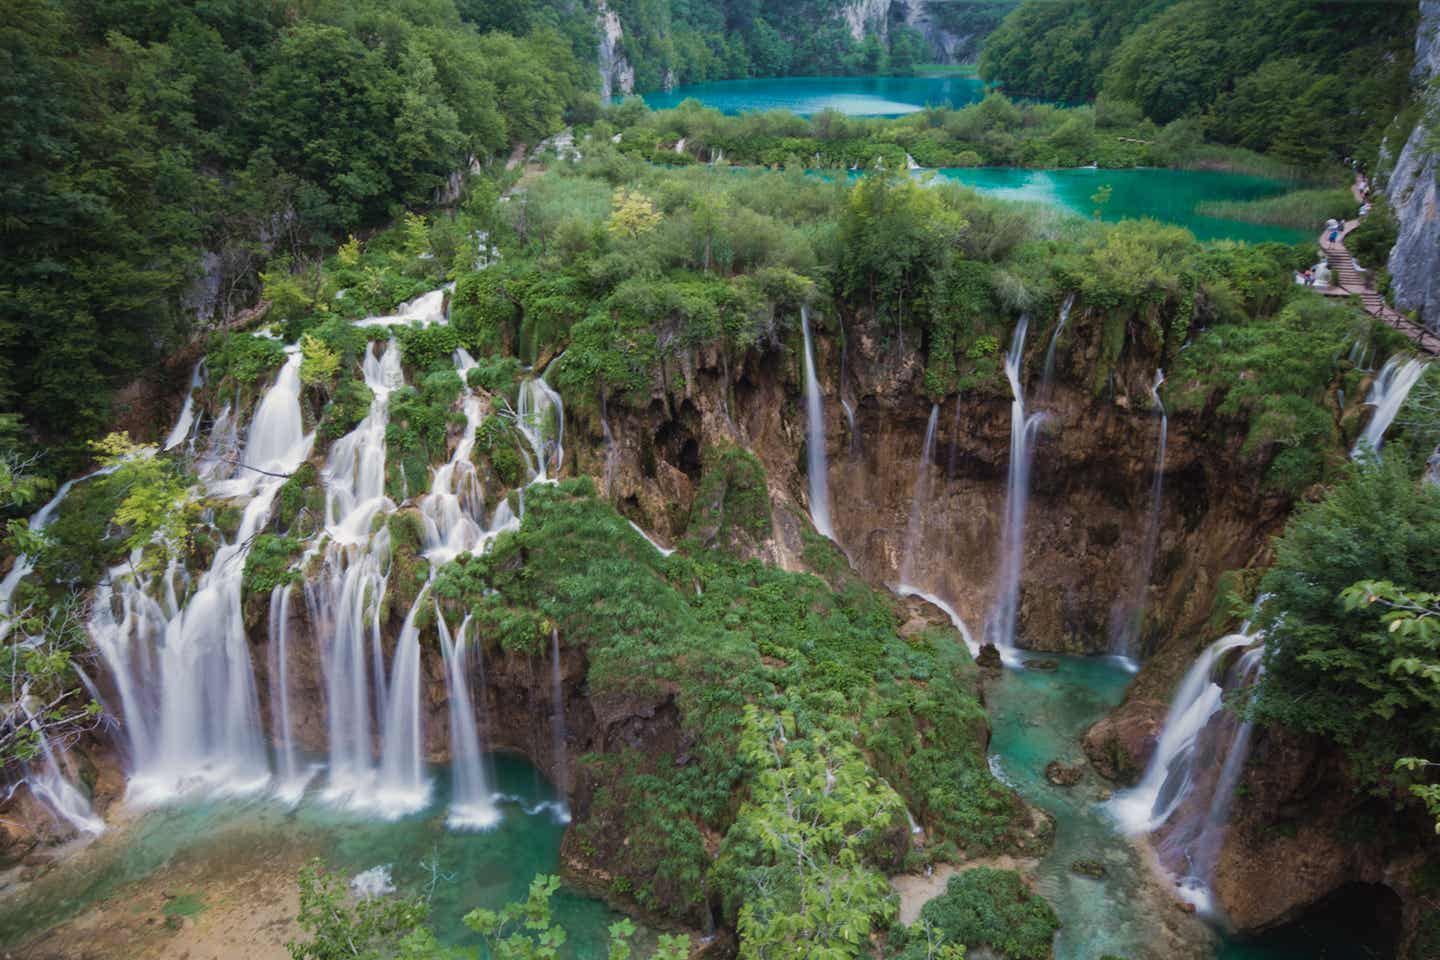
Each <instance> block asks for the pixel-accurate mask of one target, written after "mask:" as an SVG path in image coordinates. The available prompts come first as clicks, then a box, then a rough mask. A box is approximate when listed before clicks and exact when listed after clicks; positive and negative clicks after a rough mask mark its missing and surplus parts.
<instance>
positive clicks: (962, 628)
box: [895, 584, 980, 657]
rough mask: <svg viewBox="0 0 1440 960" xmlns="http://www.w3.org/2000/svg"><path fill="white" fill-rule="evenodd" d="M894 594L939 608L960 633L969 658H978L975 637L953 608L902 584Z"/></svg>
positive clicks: (978, 649)
mask: <svg viewBox="0 0 1440 960" xmlns="http://www.w3.org/2000/svg"><path fill="white" fill-rule="evenodd" d="M895 592H896V593H898V594H900V596H902V597H919V598H920V599H921V600H928V601H929V602H930V603H933V604H935V606H937V607H939V608H940V609H941V610H942V611H944V613H945V616H947V617H949V618H950V622H951V623H952V624H954V626H955V629H956V630H958V631H959V632H960V636H961V638H962V639H964V641H965V648H966V649H967V650H969V651H970V656H972V657H978V656H980V644H979V642H977V641H976V639H975V636H974V635H973V634H972V633H971V632H970V628H969V627H967V626H966V625H965V621H964V620H962V619H961V618H960V614H959V613H958V612H957V611H956V610H955V608H954V607H952V606H950V604H948V603H946V602H945V601H944V600H942V599H940V598H939V597H937V596H936V595H935V594H933V593H926V592H925V591H924V590H920V589H918V588H916V587H912V586H907V585H904V584H902V585H900V586H898V587H896V588H895Z"/></svg>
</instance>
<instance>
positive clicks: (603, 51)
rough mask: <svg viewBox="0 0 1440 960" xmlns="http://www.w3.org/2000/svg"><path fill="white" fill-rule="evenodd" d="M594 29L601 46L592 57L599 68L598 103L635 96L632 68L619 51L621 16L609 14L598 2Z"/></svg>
mask: <svg viewBox="0 0 1440 960" xmlns="http://www.w3.org/2000/svg"><path fill="white" fill-rule="evenodd" d="M595 28H596V30H597V31H599V33H600V44H599V46H598V48H597V49H596V54H595V56H596V60H597V61H598V63H599V65H600V100H601V102H602V103H603V102H606V101H609V100H610V98H612V97H615V96H624V95H628V94H631V93H634V92H635V68H634V67H632V66H631V65H630V61H629V60H627V59H626V58H625V54H624V53H623V52H621V49H620V42H621V41H622V40H623V39H624V37H625V29H624V27H623V26H621V24H620V15H619V14H618V13H616V12H615V11H614V10H611V9H610V8H609V6H607V5H606V3H605V0H600V4H599V6H598V7H597V8H596V11H595Z"/></svg>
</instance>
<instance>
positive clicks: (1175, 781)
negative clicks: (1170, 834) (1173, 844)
mask: <svg viewBox="0 0 1440 960" xmlns="http://www.w3.org/2000/svg"><path fill="white" fill-rule="evenodd" d="M1248 627H1249V624H1248V623H1247V624H1246V625H1245V626H1244V627H1242V628H1241V632H1239V633H1232V634H1230V635H1228V636H1225V637H1221V638H1220V639H1219V640H1216V641H1215V642H1214V643H1212V644H1211V645H1210V646H1209V647H1207V648H1206V649H1205V652H1203V653H1202V654H1200V656H1199V658H1198V659H1197V660H1196V661H1195V662H1194V663H1193V664H1192V665H1191V667H1190V669H1189V671H1187V672H1186V674H1185V678H1184V679H1183V680H1181V681H1180V688H1179V689H1178V690H1176V691H1175V698H1174V699H1173V700H1171V701H1170V711H1169V713H1168V714H1167V715H1166V717H1165V726H1164V727H1162V728H1161V731H1160V740H1159V742H1158V743H1157V744H1156V745H1155V752H1154V753H1153V754H1151V756H1150V763H1149V764H1148V765H1147V766H1146V767H1145V774H1144V776H1142V777H1141V778H1140V782H1139V783H1138V784H1136V785H1135V786H1134V787H1132V788H1131V789H1129V790H1125V791H1123V792H1121V793H1119V794H1117V795H1116V797H1115V799H1114V800H1112V801H1110V805H1109V809H1110V812H1111V814H1112V815H1113V816H1114V817H1115V819H1116V820H1117V821H1118V822H1119V824H1120V826H1121V827H1122V828H1123V829H1124V830H1125V831H1126V832H1127V833H1149V832H1150V831H1152V830H1154V829H1156V828H1157V827H1159V826H1160V825H1161V824H1163V823H1164V822H1165V821H1166V820H1168V819H1169V818H1170V816H1171V814H1173V813H1174V812H1175V810H1176V809H1177V808H1178V807H1179V806H1180V804H1181V803H1183V802H1184V801H1185V800H1186V798H1187V797H1188V796H1189V794H1190V792H1191V791H1192V790H1193V789H1194V786H1195V774H1196V770H1195V740H1196V738H1197V737H1198V736H1199V735H1200V731H1201V730H1203V729H1205V726H1206V725H1207V724H1208V723H1209V722H1210V720H1211V718H1213V717H1214V716H1215V714H1216V713H1218V712H1219V711H1220V708H1221V696H1222V694H1223V693H1224V690H1223V689H1222V688H1221V686H1220V684H1218V683H1216V682H1215V677H1214V674H1215V666H1216V664H1217V663H1219V662H1220V661H1221V660H1222V659H1223V658H1224V657H1225V655H1226V654H1228V653H1229V652H1230V651H1232V650H1235V649H1238V648H1240V647H1247V646H1249V645H1250V644H1252V643H1254V642H1255V639H1256V638H1255V636H1253V635H1250V634H1248V633H1246V629H1248Z"/></svg>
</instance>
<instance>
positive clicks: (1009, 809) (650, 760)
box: [435, 455, 1019, 956]
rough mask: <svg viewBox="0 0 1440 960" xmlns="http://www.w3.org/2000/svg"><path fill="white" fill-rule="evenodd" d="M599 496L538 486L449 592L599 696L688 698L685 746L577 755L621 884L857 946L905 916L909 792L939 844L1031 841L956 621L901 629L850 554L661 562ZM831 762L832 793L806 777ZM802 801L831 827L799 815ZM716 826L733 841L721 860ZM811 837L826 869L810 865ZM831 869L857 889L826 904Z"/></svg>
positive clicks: (581, 483) (638, 892)
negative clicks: (821, 561) (986, 744)
mask: <svg viewBox="0 0 1440 960" xmlns="http://www.w3.org/2000/svg"><path fill="white" fill-rule="evenodd" d="M732 456H733V455H732ZM716 460H719V462H721V463H723V462H724V460H723V459H722V458H716ZM716 460H712V462H716ZM591 490H592V488H591V486H590V483H589V481H588V480H576V481H565V482H563V483H561V484H560V485H559V486H558V487H535V488H531V489H530V490H528V491H527V492H526V512H525V518H524V521H523V524H522V526H521V529H520V530H519V532H518V533H514V534H507V535H503V536H502V537H500V538H499V540H498V541H497V542H496V544H495V547H494V549H493V550H492V552H491V553H489V554H487V555H485V556H480V557H467V558H462V559H460V560H457V561H456V562H453V563H451V564H449V565H447V566H445V567H444V568H442V569H441V571H440V572H439V574H438V576H437V580H436V585H435V592H436V595H437V597H439V598H440V600H441V603H442V605H445V606H447V607H450V608H451V609H452V611H453V612H454V613H459V612H460V610H463V611H465V612H469V613H473V614H474V617H475V619H476V621H477V623H478V634H477V635H479V636H484V637H489V638H493V640H492V641H491V642H495V643H498V644H499V645H500V646H501V647H503V648H506V649H513V650H520V651H527V652H538V651H540V650H543V649H544V648H545V646H546V645H547V644H548V643H549V639H550V632H551V630H556V631H558V635H559V637H560V641H561V643H562V644H564V645H565V646H567V647H582V648H583V649H584V650H585V652H586V657H587V659H588V661H589V664H590V669H589V674H588V677H587V681H586V682H587V685H588V690H589V695H590V696H591V697H592V698H599V699H600V700H602V701H603V700H605V699H608V698H620V697H623V698H630V699H637V700H640V701H652V702H655V703H657V704H658V703H665V702H669V701H673V703H674V704H675V707H676V708H677V709H678V719H677V720H676V721H675V722H676V723H677V724H678V728H679V729H677V730H675V731H674V732H673V734H667V736H673V737H675V738H678V739H676V740H675V742H677V743H684V744H685V747H684V748H683V752H682V751H680V750H679V749H678V748H677V749H676V750H673V751H672V750H670V749H662V750H658V751H657V750H653V749H652V750H646V751H641V750H637V749H635V748H632V747H629V746H626V745H624V744H623V743H622V744H617V745H616V746H615V747H614V748H613V750H612V751H611V752H607V753H604V754H600V755H591V756H586V757H584V758H582V759H581V760H580V766H579V769H578V771H577V775H578V776H579V777H580V778H581V780H582V782H585V783H588V784H592V785H593V786H592V787H591V788H590V789H589V790H588V791H587V795H588V796H590V797H591V799H590V801H589V807H588V809H585V810H577V811H576V814H577V816H576V824H575V826H574V827H573V828H572V829H573V830H574V831H575V838H576V841H577V842H578V843H580V844H581V845H582V848H583V849H585V850H587V853H588V855H587V862H588V864H589V865H590V866H591V867H593V868H594V869H596V870H597V871H603V872H604V873H605V874H608V875H609V876H611V877H612V878H613V881H612V884H613V886H612V890H613V892H614V893H615V894H617V895H620V896H624V897H626V898H627V899H631V900H633V901H635V902H637V903H638V904H639V905H641V906H642V907H644V908H646V909H649V910H653V911H656V912H660V913H664V914H668V915H671V916H675V917H677V918H693V917H696V916H698V915H699V914H698V913H697V911H703V910H704V909H705V907H704V906H703V904H704V902H705V899H706V894H707V891H708V890H711V889H713V890H715V891H716V892H718V893H719V894H720V895H722V896H723V898H724V900H725V902H726V904H727V908H726V909H727V911H728V913H727V919H728V920H729V921H730V922H734V923H738V924H739V925H740V929H741V930H742V936H743V937H745V938H747V939H746V940H745V942H747V943H748V942H750V938H753V941H754V943H755V949H756V954H755V955H762V954H766V953H768V950H767V949H766V948H764V947H763V945H764V944H767V943H771V942H772V940H773V939H774V938H776V937H779V936H781V935H782V933H783V930H784V929H785V927H786V924H791V923H793V924H799V925H800V926H801V927H802V928H804V929H807V930H811V931H814V934H813V935H815V936H820V935H822V934H824V935H829V934H827V933H825V932H826V931H829V932H831V933H834V934H835V936H836V937H837V938H838V939H837V942H840V943H852V941H851V940H850V934H851V933H855V934H857V935H858V936H859V939H858V940H857V941H853V943H854V946H855V947H856V948H858V945H859V944H860V943H863V942H864V940H865V937H864V935H863V933H864V932H865V931H869V930H872V929H883V928H884V926H886V925H887V923H888V918H889V917H890V916H891V915H892V914H891V912H890V911H891V909H892V908H891V907H890V906H889V905H888V904H889V901H888V888H886V889H883V890H882V888H884V887H885V884H884V879H883V878H884V872H885V870H884V868H886V867H888V868H890V869H893V868H894V867H895V866H896V865H897V864H898V863H899V862H900V860H901V859H902V858H903V856H904V849H905V847H906V846H908V831H907V829H906V823H905V819H904V816H903V810H902V808H901V802H900V801H899V799H898V797H899V796H903V797H904V805H908V806H909V808H910V809H911V810H912V811H913V812H914V814H915V815H916V816H917V817H918V818H920V819H921V820H922V821H923V822H924V823H925V824H926V825H927V827H928V829H929V831H930V833H931V835H932V836H933V837H934V839H935V843H936V844H937V850H938V851H939V852H941V853H944V852H947V851H948V852H949V853H952V854H953V853H955V852H958V851H960V850H964V851H965V852H966V853H971V854H974V853H980V852H983V851H989V850H999V849H1009V848H1012V847H1013V846H1014V845H1015V843H1016V842H1017V839H1018V838H1017V837H1016V836H1015V834H1014V827H1013V825H1012V821H1013V819H1014V818H1015V817H1016V815H1017V814H1018V812H1019V811H1018V809H1017V807H1016V805H1015V801H1014V798H1013V796H1012V795H1011V794H1010V793H1009V791H1008V790H1006V789H1005V788H1004V787H1002V786H1000V785H999V784H998V783H996V782H995V781H994V780H993V779H992V778H991V777H990V775H989V773H988V769H987V767H986V763H985V758H984V755H983V752H982V750H981V748H980V744H979V742H978V740H977V739H976V737H975V730H976V729H977V726H978V725H979V724H983V722H984V713H983V709H982V708H981V707H980V704H979V702H978V700H977V699H976V697H975V693H974V682H975V668H974V665H973V664H972V663H971V662H970V660H969V657H968V655H966V653H965V651H964V649H963V647H960V646H959V645H958V642H957V641H956V639H955V638H954V637H953V636H952V635H948V634H946V635H943V636H941V635H936V636H930V635H921V636H917V637H912V638H911V639H910V640H909V641H908V642H907V641H905V640H902V639H900V638H899V637H898V636H897V634H896V629H897V627H898V620H897V618H896V613H895V611H894V609H893V607H892V605H891V601H890V600H889V599H888V598H887V597H886V596H883V595H881V594H877V593H875V592H874V591H873V590H871V589H870V588H869V587H868V586H866V585H864V584H863V583H861V582H859V581H858V580H856V579H854V578H853V575H851V574H849V572H848V570H846V571H844V572H843V573H840V574H837V576H836V578H835V580H834V582H832V583H826V582H825V581H822V580H819V579H817V578H815V577H812V576H806V575H798V574H792V573H785V572H783V571H779V570H776V569H773V568H770V567H767V566H764V565H763V564H760V563H758V562H755V561H741V560H735V559H730V558H727V557H725V556H724V555H723V554H721V553H718V552H714V551H711V552H704V553H700V554H697V555H694V556H683V557H682V556H680V555H676V556H674V557H671V558H669V559H668V560H667V559H665V558H662V557H661V556H660V555H659V554H658V553H656V551H655V550H654V549H653V548H652V547H651V546H650V545H649V544H648V543H646V542H645V540H644V539H643V538H642V537H641V536H640V535H639V534H637V533H635V531H634V530H632V529H631V527H630V525H629V524H628V523H626V522H625V520H624V519H623V518H622V517H620V516H619V515H618V514H617V513H616V512H615V511H614V510H613V509H612V508H611V507H609V506H608V505H606V504H604V503H602V502H600V501H598V500H596V499H595V498H594V497H593V494H592V492H591ZM455 606H458V607H459V608H460V610H454V609H453V608H454V607H455ZM782 730H783V731H784V736H785V737H786V739H787V741H788V745H787V746H786V748H785V749H784V751H783V753H782V754H780V755H777V753H776V744H777V743H778V741H777V739H776V738H777V737H778V736H779V732H780V731H782ZM661 742H665V741H664V739H662V741H661ZM862 750H863V751H864V752H862ZM871 757H873V758H874V759H873V760H871V759H869V758H871ZM827 768H828V769H830V770H831V771H832V772H833V773H834V774H835V776H836V777H837V780H836V785H835V788H834V789H833V790H832V791H829V792H826V793H825V794H823V795H822V794H820V793H807V791H814V790H815V786H814V783H815V781H814V777H813V775H812V774H813V772H814V769H821V770H823V769H827ZM822 782H823V777H822ZM897 794H898V796H897ZM736 795H738V796H740V797H741V798H742V800H743V802H742V805H741V808H740V809H739V810H738V811H737V810H736V808H735V806H734V805H733V803H732V797H734V796H736ZM787 796H788V797H789V798H790V799H791V800H793V801H794V802H796V803H801V804H811V805H813V806H811V807H809V808H808V809H810V811H811V812H812V813H813V814H814V815H815V816H817V817H819V819H820V821H821V823H823V824H824V827H823V829H820V830H819V831H818V832H812V831H815V829H816V828H815V826H814V824H813V822H812V818H811V816H810V815H809V814H806V815H804V816H799V817H797V816H796V815H792V814H793V813H794V811H793V810H791V811H788V812H787V808H786V803H785V798H786V797H787ZM802 796H803V797H804V799H802ZM706 834H713V835H715V836H719V837H722V838H723V839H722V841H721V845H720V853H719V855H718V856H716V857H713V858H712V856H711V854H710V853H709V852H708V851H707V846H706V841H705V839H704V838H705V836H706ZM797 845H800V846H805V847H807V848H808V849H810V850H811V851H812V853H813V859H812V860H811V862H812V863H813V864H814V867H813V870H814V872H813V873H812V872H810V871H809V870H806V871H802V872H800V873H796V871H795V870H794V868H793V860H792V859H791V858H790V857H791V855H793V849H794V848H795V847H796V846H797ZM786 850H791V854H786V853H785V852H784V851H786ZM712 859H713V863H712ZM825 884H843V885H844V886H845V888H846V889H847V890H850V891H852V892H853V894H854V899H853V900H851V901H849V905H848V906H847V907H843V908H842V907H837V906H835V905H833V904H832V905H830V906H824V905H823V904H822V903H821V902H820V900H818V899H815V896H816V891H817V890H820V889H822V888H823V887H824V885H825ZM762 890H763V891H765V892H764V895H763V896H761V895H760V894H759V893H758V892H759V891H762ZM746 891H751V892H752V893H756V896H754V897H747V895H746V893H745V892H746ZM836 910H839V913H836V912H834V911H836ZM837 931H847V932H845V933H838V932H837ZM841 949H842V950H844V955H847V956H849V955H854V950H852V949H851V948H849V947H842V948H841Z"/></svg>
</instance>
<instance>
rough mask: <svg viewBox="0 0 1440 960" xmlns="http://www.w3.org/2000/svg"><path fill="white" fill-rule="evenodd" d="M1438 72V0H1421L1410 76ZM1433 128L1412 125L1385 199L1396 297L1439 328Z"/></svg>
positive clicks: (1439, 161)
mask: <svg viewBox="0 0 1440 960" xmlns="http://www.w3.org/2000/svg"><path fill="white" fill-rule="evenodd" d="M1437 75H1440V0H1420V26H1419V29H1418V30H1417V32H1416V37H1415V79H1416V81H1417V82H1418V83H1420V84H1424V83H1426V82H1428V81H1429V80H1431V79H1432V78H1434V77H1435V76H1437ZM1432 133H1433V131H1431V130H1429V129H1428V128H1427V127H1426V125H1425V124H1424V123H1420V124H1417V125H1416V127H1415V129H1414V130H1413V131H1412V132H1411V134H1410V138H1409V139H1408V140H1407V141H1406V143H1405V146H1404V148H1403V149H1402V150H1401V151H1400V155H1399V157H1398V158H1397V159H1396V161H1395V168H1394V170H1393V171H1392V172H1391V173H1390V178H1389V182H1388V184H1387V185H1386V190H1385V193H1386V198H1387V199H1388V200H1389V202H1390V206H1391V208H1392V209H1393V210H1394V211H1395V217H1396V219H1397V220H1398V221H1399V224H1400V232H1399V236H1398V238H1397V240H1396V242H1395V247H1394V249H1392V250H1391V251H1390V262H1389V265H1388V266H1389V269H1390V275H1391V277H1392V278H1393V283H1394V290H1395V302H1396V304H1398V305H1399V306H1400V307H1401V308H1402V309H1407V310H1419V311H1420V315H1421V318H1422V319H1423V320H1424V322H1425V324H1426V326H1428V327H1430V328H1431V329H1432V330H1440V199H1437V195H1436V178H1437V176H1440V157H1437V155H1436V153H1435V152H1434V151H1433V150H1430V149H1429V148H1427V146H1426V142H1427V140H1429V139H1430V138H1431V135H1432Z"/></svg>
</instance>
